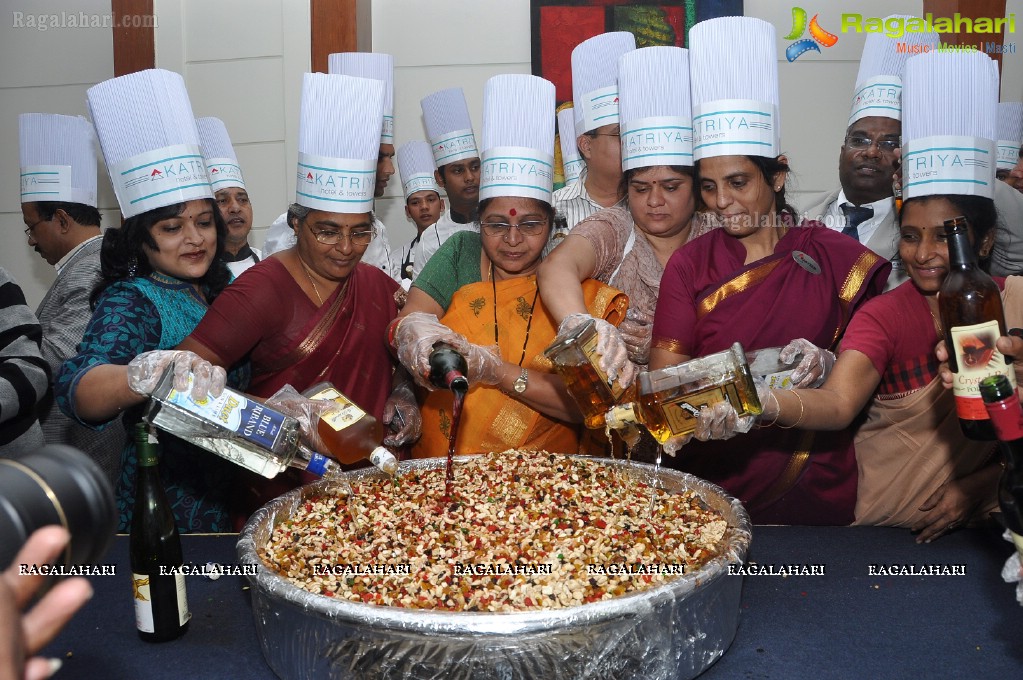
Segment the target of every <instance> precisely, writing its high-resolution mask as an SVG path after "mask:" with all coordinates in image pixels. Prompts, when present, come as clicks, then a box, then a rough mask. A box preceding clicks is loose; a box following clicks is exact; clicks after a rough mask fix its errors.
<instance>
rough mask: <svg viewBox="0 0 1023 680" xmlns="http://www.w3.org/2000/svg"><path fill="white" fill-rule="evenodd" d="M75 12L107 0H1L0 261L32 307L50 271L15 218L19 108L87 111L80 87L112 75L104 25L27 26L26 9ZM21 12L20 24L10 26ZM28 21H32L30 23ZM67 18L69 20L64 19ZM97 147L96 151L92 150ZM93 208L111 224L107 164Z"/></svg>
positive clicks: (97, 10)
mask: <svg viewBox="0 0 1023 680" xmlns="http://www.w3.org/2000/svg"><path fill="white" fill-rule="evenodd" d="M61 11H65V12H67V13H73V14H74V15H75V17H76V19H77V16H78V14H79V12H82V13H84V14H86V15H87V16H88V17H89V18H90V22H91V18H92V17H93V16H97V15H101V16H106V15H108V14H109V13H110V0H75V1H74V2H71V0H64V1H63V2H52V1H51V2H45V1H43V2H35V1H33V0H4V2H3V3H0V157H2V160H0V266H2V267H3V268H4V269H6V270H7V271H9V272H10V273H11V274H12V275H13V276H14V278H15V279H16V280H17V281H18V284H19V285H20V286H21V287H22V289H23V290H24V291H25V297H26V299H27V300H28V304H29V306H30V307H31V308H32V309H35V307H36V306H37V305H38V304H39V302H40V301H41V300H42V298H43V295H45V294H46V290H47V289H48V288H49V287H50V284H52V283H53V279H54V277H55V276H56V272H55V270H54V269H53V267H51V266H50V265H48V264H47V263H46V261H45V260H43V259H42V258H41V257H39V256H38V255H36V253H35V252H33V251H32V249H31V248H29V247H28V245H26V240H25V234H24V233H23V230H24V229H25V224H24V222H23V221H22V219H21V199H20V180H19V175H20V172H19V170H18V114H20V113H30V112H41V113H61V114H65V115H69V116H79V115H81V116H84V115H86V106H85V91H86V90H87V89H89V88H90V87H92V86H93V85H95V84H96V83H99V82H101V81H104V80H107V79H108V78H112V77H113V75H114V46H113V38H112V36H111V31H110V29H109V28H99V27H97V28H91V27H89V28H70V27H64V28H57V27H55V28H49V27H48V28H47V29H46V30H43V31H40V30H38V29H36V28H30V27H28V25H27V24H28V23H29V19H28V17H27V15H32V16H33V19H34V17H35V16H37V15H39V14H50V13H57V14H58V15H59V13H60V12H61ZM16 12H20V13H21V17H20V21H21V26H20V27H19V26H16V25H15V24H16V22H17V21H18V19H17V16H18V15H17V14H15V13H16ZM33 23H34V22H33ZM67 23H69V22H67ZM98 153H99V152H98V150H97V154H98ZM98 172H99V207H100V210H101V212H102V214H103V223H104V224H105V225H109V224H118V223H119V215H118V212H117V200H116V199H115V198H114V192H113V190H112V189H111V188H110V182H109V180H108V179H107V175H106V170H105V169H104V168H103V165H102V163H100V165H99V169H98Z"/></svg>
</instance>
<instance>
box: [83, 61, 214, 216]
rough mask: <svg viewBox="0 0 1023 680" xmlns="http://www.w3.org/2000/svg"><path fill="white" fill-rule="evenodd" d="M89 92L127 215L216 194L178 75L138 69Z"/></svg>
mask: <svg viewBox="0 0 1023 680" xmlns="http://www.w3.org/2000/svg"><path fill="white" fill-rule="evenodd" d="M85 94H86V100H87V102H88V105H89V114H90V115H91V116H92V122H93V125H94V126H95V127H96V136H97V137H98V138H99V145H100V149H102V151H103V158H104V160H105V161H106V165H107V172H108V173H109V174H110V182H111V184H113V185H114V194H115V195H116V196H117V203H118V204H119V205H120V206H121V214H122V215H123V216H124V217H125V218H129V217H134V216H135V215H140V214H142V213H144V212H147V211H149V210H153V209H155V208H162V207H164V206H168V205H174V204H175V203H184V202H185V201H192V200H196V199H201V198H213V191H212V190H211V189H210V181H209V177H208V175H207V174H206V163H205V162H204V161H203V157H202V151H200V149H199V131H198V129H197V128H196V126H195V116H193V115H192V104H191V102H189V100H188V91H187V90H186V89H185V81H184V79H183V78H182V77H181V76H180V75H179V74H177V73H174V72H172V71H165V70H163V69H150V70H146V71H138V72H136V73H129V74H128V75H125V76H119V77H117V78H112V79H111V80H107V81H104V82H102V83H100V84H99V85H96V86H94V87H90V88H89V89H88V91H87V92H86V93H85Z"/></svg>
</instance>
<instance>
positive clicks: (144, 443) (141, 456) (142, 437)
mask: <svg viewBox="0 0 1023 680" xmlns="http://www.w3.org/2000/svg"><path fill="white" fill-rule="evenodd" d="M135 454H136V456H137V457H138V466H139V467H140V468H145V467H156V466H157V465H159V463H160V442H159V441H158V440H157V438H156V434H155V433H153V432H150V431H149V428H147V427H146V426H145V425H143V424H141V423H140V424H139V427H138V428H137V429H136V431H135Z"/></svg>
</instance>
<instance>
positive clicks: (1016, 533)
mask: <svg viewBox="0 0 1023 680" xmlns="http://www.w3.org/2000/svg"><path fill="white" fill-rule="evenodd" d="M980 394H981V396H982V398H983V399H984V406H985V407H986V408H987V412H988V415H989V416H990V417H991V425H992V426H993V427H994V430H995V434H996V435H997V436H998V447H999V449H1001V451H1002V458H1003V463H1004V469H1003V470H1002V477H1001V479H1000V480H999V482H998V505H999V507H1000V508H1001V510H1002V517H1003V518H1004V521H1005V526H1006V527H1007V528H1008V529H1009V531H1010V532H1012V534H1013V536H1012V538H1013V542H1014V543H1015V544H1016V550H1018V551H1019V553H1020V555H1021V556H1023V409H1021V408H1020V403H1019V397H1018V396H1017V394H1016V390H1015V388H1013V386H1012V385H1011V384H1009V381H1008V380H1007V379H1006V377H1005V376H1003V375H993V376H989V377H987V378H984V379H983V380H981V381H980Z"/></svg>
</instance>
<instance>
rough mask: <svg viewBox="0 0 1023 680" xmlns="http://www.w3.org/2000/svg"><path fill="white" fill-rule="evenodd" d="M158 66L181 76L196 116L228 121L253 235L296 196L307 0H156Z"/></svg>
mask: <svg viewBox="0 0 1023 680" xmlns="http://www.w3.org/2000/svg"><path fill="white" fill-rule="evenodd" d="M153 10H154V12H155V13H156V15H157V16H158V17H159V26H158V28H157V29H156V66H157V68H164V69H168V70H171V71H177V72H178V73H181V74H182V75H183V76H184V78H185V84H186V86H187V87H188V96H189V99H190V100H191V102H192V111H193V113H194V114H195V115H196V117H197V118H198V117H202V116H216V117H217V118H220V119H222V120H223V121H224V124H225V125H226V126H227V131H228V134H230V136H231V142H232V144H233V145H234V150H235V153H237V154H238V162H239V165H240V166H241V168H242V173H243V175H244V177H245V186H246V188H247V189H248V192H249V196H250V198H251V199H252V205H253V211H254V213H255V217H254V222H253V223H254V225H255V226H254V227H253V233H252V235H251V236H250V237H249V242H250V243H252V244H253V245H256V246H259V245H261V244H262V242H263V239H264V238H265V233H264V232H265V229H266V227H267V226H269V225H270V223H271V222H272V221H273V220H274V219H276V218H277V216H278V215H280V214H281V213H282V212H284V211H285V210H286V209H287V207H288V204H289V203H291V202H292V201H293V200H294V196H295V163H296V159H297V158H298V111H299V101H300V98H301V93H302V74H303V73H305V72H307V71H309V65H310V57H309V54H310V38H309V2H308V0H217V2H209V1H208V0H155V2H154V3H153Z"/></svg>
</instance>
